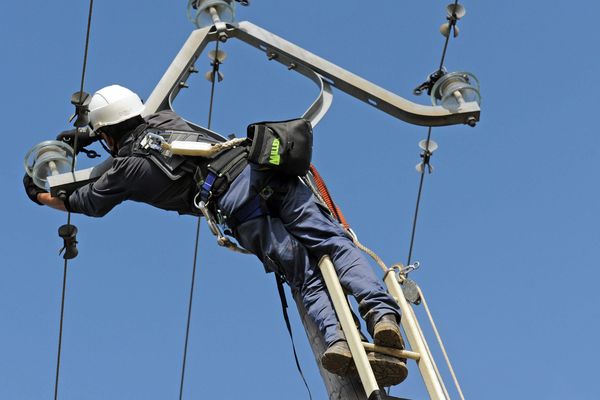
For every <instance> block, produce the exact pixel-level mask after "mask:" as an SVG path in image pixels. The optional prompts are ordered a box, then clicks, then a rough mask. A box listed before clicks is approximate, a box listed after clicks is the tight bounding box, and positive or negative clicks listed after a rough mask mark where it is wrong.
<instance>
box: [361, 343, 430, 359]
mask: <svg viewBox="0 0 600 400" xmlns="http://www.w3.org/2000/svg"><path fill="white" fill-rule="evenodd" d="M362 344H363V346H364V347H365V350H367V351H374V352H376V353H381V354H387V355H388V356H392V357H396V358H410V359H411V360H415V361H419V359H420V358H421V354H419V353H416V352H414V351H408V350H398V349H394V348H392V347H383V346H376V345H374V344H373V343H368V342H362Z"/></svg>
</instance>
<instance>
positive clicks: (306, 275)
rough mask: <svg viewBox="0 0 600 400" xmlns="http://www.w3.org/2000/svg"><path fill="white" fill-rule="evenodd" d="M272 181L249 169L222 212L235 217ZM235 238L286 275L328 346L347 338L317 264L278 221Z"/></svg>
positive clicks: (250, 225) (265, 221) (254, 223)
mask: <svg viewBox="0 0 600 400" xmlns="http://www.w3.org/2000/svg"><path fill="white" fill-rule="evenodd" d="M271 178H272V176H271V174H269V173H267V172H265V171H259V170H257V169H256V168H252V166H248V167H247V168H246V169H245V170H244V171H243V172H242V173H241V174H240V175H239V176H238V177H237V179H236V180H235V181H234V182H233V183H232V185H231V187H230V188H229V190H228V191H227V193H225V194H224V195H223V196H221V198H220V199H219V201H218V207H219V209H220V210H221V212H222V213H223V214H225V216H229V215H232V214H235V212H236V211H237V210H238V209H240V208H241V207H243V206H244V204H246V203H247V202H248V201H250V200H252V199H253V198H255V197H256V196H258V193H259V192H260V191H261V190H262V188H263V187H264V186H265V185H266V184H267V183H268V181H269V180H270V179H271ZM234 234H235V236H236V239H237V240H238V242H239V243H240V245H241V246H243V247H244V248H245V249H247V250H249V251H251V252H252V253H254V254H256V256H257V257H258V258H259V259H260V260H261V261H262V263H263V264H264V266H265V268H266V269H267V270H268V271H271V272H279V273H281V274H284V275H285V277H286V281H287V283H288V285H289V286H290V288H291V289H292V291H293V292H294V293H296V292H300V297H301V298H302V302H303V304H304V307H305V309H306V312H307V314H308V316H309V317H310V318H311V319H312V320H313V321H314V322H315V324H316V325H317V327H318V328H319V330H320V332H321V333H322V334H323V337H324V339H325V342H326V343H327V345H331V344H332V343H334V342H336V341H339V340H341V339H343V338H344V336H343V333H342V332H341V331H340V329H339V328H338V320H337V317H336V314H335V311H334V309H333V305H332V304H331V300H330V298H329V295H328V294H327V290H326V288H325V285H324V283H323V279H322V276H321V273H320V271H319V270H318V268H317V265H316V264H317V262H316V260H315V259H314V258H312V257H310V255H309V254H308V252H307V250H306V248H305V247H304V246H303V245H302V244H301V243H299V242H298V240H297V239H296V238H295V237H294V236H292V235H291V234H290V233H289V232H288V231H287V230H286V228H285V226H284V225H283V224H282V222H281V220H280V219H279V218H276V217H271V216H266V215H263V216H261V217H258V218H253V219H251V220H249V221H246V222H244V223H242V224H240V225H239V226H237V227H235V229H234Z"/></svg>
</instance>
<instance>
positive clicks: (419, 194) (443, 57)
mask: <svg viewBox="0 0 600 400" xmlns="http://www.w3.org/2000/svg"><path fill="white" fill-rule="evenodd" d="M457 4H458V0H455V1H454V4H453V6H454V10H456V6H457ZM456 21H457V19H456V15H454V14H453V15H452V16H451V17H450V26H449V27H450V28H452V27H453V26H454V25H456ZM449 42H450V32H448V35H446V40H445V41H444V48H443V49H442V55H441V57H440V64H439V68H438V71H437V72H440V71H443V70H444V61H445V60H446V53H447V51H448V43H449ZM431 131H432V127H431V126H430V127H428V130H427V140H426V142H425V150H424V151H425V153H428V152H429V142H430V141H431ZM429 155H431V154H429ZM425 157H428V156H427V155H425ZM428 162H429V158H427V159H425V158H424V160H423V168H421V177H420V179H419V189H418V191H417V202H416V206H415V213H414V217H413V223H412V229H411V236H410V245H409V249H408V258H407V262H406V265H410V263H411V261H412V253H413V247H414V243H415V233H416V230H417V219H418V217H419V207H420V204H421V197H422V195H423V181H424V180H425V169H426V168H425V167H427V166H428V165H426V164H428Z"/></svg>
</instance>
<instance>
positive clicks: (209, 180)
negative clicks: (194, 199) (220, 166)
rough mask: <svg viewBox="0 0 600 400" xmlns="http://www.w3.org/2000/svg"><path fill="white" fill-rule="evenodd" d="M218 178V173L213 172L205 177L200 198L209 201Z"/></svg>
mask: <svg viewBox="0 0 600 400" xmlns="http://www.w3.org/2000/svg"><path fill="white" fill-rule="evenodd" d="M216 179H217V174H215V173H213V172H209V173H208V175H207V176H206V179H204V183H202V186H200V199H201V200H202V201H203V202H205V203H206V202H208V199H209V198H210V196H211V194H212V187H213V185H214V184H215V180H216Z"/></svg>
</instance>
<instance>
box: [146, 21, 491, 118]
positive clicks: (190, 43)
mask: <svg viewBox="0 0 600 400" xmlns="http://www.w3.org/2000/svg"><path fill="white" fill-rule="evenodd" d="M227 36H228V37H229V38H237V39H239V40H241V41H243V42H244V43H247V44H249V45H251V46H253V47H255V48H257V49H258V50H260V51H263V52H265V54H266V55H267V57H268V59H270V60H275V61H277V62H279V63H281V64H283V65H285V66H286V67H288V69H291V70H294V71H296V72H299V73H301V74H302V75H305V76H307V77H308V78H309V79H311V80H313V82H316V83H317V85H319V86H320V88H321V94H320V95H319V98H321V97H322V98H323V100H319V98H317V101H316V102H315V103H317V105H315V103H313V105H312V106H311V107H310V108H309V111H311V110H312V111H313V112H312V113H311V112H309V111H307V113H305V115H309V116H312V117H313V118H314V120H311V119H310V118H309V120H311V123H313V126H314V125H316V123H318V121H319V120H320V118H322V116H323V115H324V113H325V112H326V109H327V108H328V106H329V105H330V104H331V101H330V100H331V98H330V95H331V90H330V86H333V87H336V88H338V89H339V90H341V91H343V92H345V93H347V94H349V95H350V96H352V97H355V98H357V99H359V100H361V101H364V102H365V103H367V104H370V105H371V106H373V107H375V108H378V109H380V110H381V111H383V112H385V113H387V114H389V115H391V116H393V117H395V118H398V119H401V120H403V121H405V122H408V123H411V124H415V125H424V126H444V125H454V124H466V123H468V122H469V121H472V120H473V119H475V120H476V121H478V120H479V114H480V109H479V105H478V104H477V103H476V102H469V103H465V104H464V105H463V106H462V107H461V109H460V110H458V111H457V112H452V111H449V110H447V109H445V108H443V107H441V106H425V105H420V104H416V103H413V102H411V101H409V100H406V99H404V98H402V97H400V96H398V95H396V94H394V93H392V92H389V91H387V90H385V89H383V88H381V87H379V86H377V85H375V84H373V83H371V82H369V81H367V80H365V79H363V78H361V77H359V76H357V75H354V74H352V73H351V72H349V71H346V70H344V69H342V68H340V67H338V66H337V65H335V64H332V63H331V62H329V61H327V60H325V59H323V58H320V57H318V56H316V55H314V54H312V53H310V52H308V51H306V50H304V49H303V48H301V47H299V46H296V45H295V44H293V43H290V42H288V41H286V40H284V39H282V38H280V37H278V36H276V35H274V34H272V33H270V32H268V31H266V30H264V29H262V28H260V27H258V26H256V25H253V24H251V23H250V22H247V21H245V22H240V23H239V25H238V26H233V25H227ZM218 37H219V36H218V31H217V29H216V28H215V27H214V26H212V27H207V28H202V29H197V30H195V31H193V32H192V33H191V34H190V36H189V38H188V40H187V41H186V43H185V44H184V45H183V48H182V49H181V50H180V52H179V53H178V54H177V56H176V57H175V60H173V63H172V64H171V65H170V66H169V68H168V69H167V71H166V72H165V74H164V75H163V77H162V79H161V80H160V82H159V83H158V85H157V86H156V87H155V89H154V91H153V92H152V94H151V95H150V97H149V98H148V101H147V102H146V108H145V110H144V114H151V113H154V112H157V111H159V110H164V109H171V108H172V106H171V104H172V101H173V99H174V98H175V97H176V96H177V94H178V93H179V90H180V89H181V85H180V82H185V81H186V80H187V78H188V77H189V75H190V73H191V70H192V69H193V65H194V63H195V61H196V60H197V59H198V57H199V55H200V54H201V53H202V51H203V50H204V49H205V48H206V45H207V44H208V43H209V42H212V41H215V40H218ZM315 76H316V77H318V80H315ZM319 80H320V81H321V82H322V83H319ZM318 104H322V105H321V109H320V110H319V111H318V112H317V113H316V114H315V113H314V111H316V109H318V108H319V106H318ZM313 106H315V107H314V108H313Z"/></svg>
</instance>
